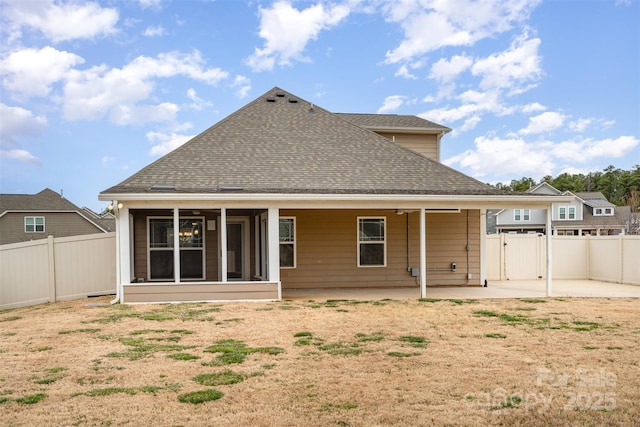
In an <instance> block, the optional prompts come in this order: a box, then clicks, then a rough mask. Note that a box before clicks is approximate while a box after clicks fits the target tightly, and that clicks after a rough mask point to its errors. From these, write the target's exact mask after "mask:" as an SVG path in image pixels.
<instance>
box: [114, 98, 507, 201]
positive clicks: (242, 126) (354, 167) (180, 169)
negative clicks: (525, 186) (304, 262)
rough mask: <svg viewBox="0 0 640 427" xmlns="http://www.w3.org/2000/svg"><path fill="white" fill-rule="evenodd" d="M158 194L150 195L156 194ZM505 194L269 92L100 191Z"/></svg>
mask: <svg viewBox="0 0 640 427" xmlns="http://www.w3.org/2000/svg"><path fill="white" fill-rule="evenodd" d="M154 189H155V190H154ZM230 189H232V190H234V191H236V192H244V193H313V194H351V193H354V194H504V193H503V192H501V191H498V190H496V189H493V188H492V187H490V186H488V185H486V184H483V183H481V182H480V181H477V180H475V179H473V178H471V177H469V176H466V175H464V174H462V173H460V172H458V171H455V170H453V169H451V168H449V167H447V166H445V165H442V164H440V163H438V162H436V161H433V160H430V159H427V158H424V157H423V156H420V155H419V154H416V153H414V152H412V151H410V150H408V149H406V148H404V147H401V146H399V145H398V144H393V143H391V142H390V141H388V140H387V139H386V138H384V137H382V136H380V135H377V134H376V133H374V132H372V131H370V130H368V129H365V128H363V127H361V126H358V125H356V124H354V123H353V122H351V121H349V120H346V119H344V118H343V117H340V116H339V115H336V114H333V113H331V112H329V111H327V110H324V109H322V108H320V107H318V106H316V105H314V104H312V103H310V102H308V101H305V100H303V99H300V98H298V97H296V96H294V95H292V94H290V93H288V92H285V91H283V90H281V89H279V88H274V89H272V90H270V91H268V92H267V93H265V94H264V95H262V96H260V97H258V98H257V99H256V100H254V101H253V102H251V103H249V104H247V105H246V106H244V107H243V108H241V109H240V110H238V111H236V112H235V113H233V114H231V115H230V116H228V117H227V118H225V119H223V120H221V121H220V122H218V123H217V124H215V125H214V126H212V127H211V128H209V129H207V130H205V131H204V132H202V133H201V134H199V135H197V136H196V137H194V138H193V139H192V140H190V141H189V142H187V143H186V144H184V145H183V146H181V147H179V148H178V149H176V150H174V151H173V152H171V153H169V154H167V155H165V156H164V157H162V158H160V159H158V160H157V161H156V162H154V163H152V164H150V165H149V166H147V167H146V168H144V169H142V170H141V171H139V172H138V173H136V174H134V175H133V176H131V177H130V178H128V179H126V180H125V181H123V182H122V183H120V184H118V185H116V186H114V187H112V188H110V189H108V190H106V191H105V192H103V193H112V194H117V193H152V192H154V191H159V190H164V191H174V192H176V193H218V192H225V191H228V190H230Z"/></svg>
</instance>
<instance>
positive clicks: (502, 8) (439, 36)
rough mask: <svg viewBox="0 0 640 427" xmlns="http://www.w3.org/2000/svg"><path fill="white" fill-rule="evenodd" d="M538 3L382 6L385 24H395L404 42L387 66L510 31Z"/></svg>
mask: <svg viewBox="0 0 640 427" xmlns="http://www.w3.org/2000/svg"><path fill="white" fill-rule="evenodd" d="M539 3H540V0H512V1H503V0H485V1H480V2H479V1H472V0H448V1H437V0H433V1H421V0H404V1H400V2H389V3H388V4H386V5H385V6H384V13H385V15H386V17H387V18H386V19H387V20H388V21H391V22H394V23H398V24H400V26H401V27H402V30H403V31H404V40H402V42H400V44H399V45H398V46H397V47H396V48H395V49H393V50H391V51H388V52H387V55H386V62H387V63H391V64H394V63H398V62H405V61H408V60H411V59H412V58H414V57H416V56H421V55H424V54H426V53H428V52H431V51H434V50H436V49H440V48H442V47H447V46H471V45H473V44H474V43H476V42H477V41H478V40H481V39H484V38H486V37H490V36H492V35H495V34H499V33H503V32H505V31H508V30H510V29H511V28H512V27H513V26H514V25H515V24H516V23H518V22H521V21H524V20H525V19H527V18H528V17H529V15H530V14H531V11H532V10H533V9H534V8H535V7H536V6H537V5H538V4H539Z"/></svg>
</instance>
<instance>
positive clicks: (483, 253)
mask: <svg viewBox="0 0 640 427" xmlns="http://www.w3.org/2000/svg"><path fill="white" fill-rule="evenodd" d="M486 280H487V210H486V209H480V286H484V283H485V281H486Z"/></svg>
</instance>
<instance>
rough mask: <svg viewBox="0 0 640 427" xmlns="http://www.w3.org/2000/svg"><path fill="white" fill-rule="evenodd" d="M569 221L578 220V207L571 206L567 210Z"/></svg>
mask: <svg viewBox="0 0 640 427" xmlns="http://www.w3.org/2000/svg"><path fill="white" fill-rule="evenodd" d="M567 219H568V220H569V221H574V220H575V219H576V207H575V206H569V209H567Z"/></svg>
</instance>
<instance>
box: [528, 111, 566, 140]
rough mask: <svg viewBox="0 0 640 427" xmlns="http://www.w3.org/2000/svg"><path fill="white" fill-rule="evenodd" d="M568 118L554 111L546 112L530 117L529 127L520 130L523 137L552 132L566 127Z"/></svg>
mask: <svg viewBox="0 0 640 427" xmlns="http://www.w3.org/2000/svg"><path fill="white" fill-rule="evenodd" d="M566 119H567V116H566V115H564V114H561V113H557V112H554V111H546V112H544V113H542V114H540V115H537V116H534V117H529V125H528V126H527V127H526V128H524V129H521V130H520V132H519V133H520V134H522V135H531V134H535V133H544V132H551V131H554V130H556V129H559V128H560V127H562V126H563V125H564V122H565V120H566Z"/></svg>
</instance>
